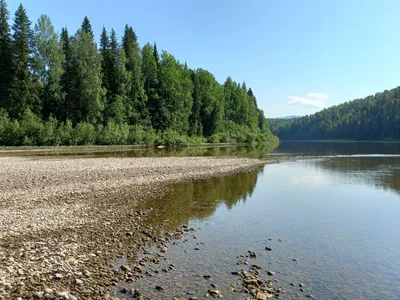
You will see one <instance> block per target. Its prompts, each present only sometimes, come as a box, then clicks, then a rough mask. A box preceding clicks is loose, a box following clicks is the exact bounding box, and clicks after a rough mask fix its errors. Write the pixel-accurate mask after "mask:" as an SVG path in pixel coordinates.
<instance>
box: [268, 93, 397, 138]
mask: <svg viewBox="0 0 400 300" xmlns="http://www.w3.org/2000/svg"><path fill="white" fill-rule="evenodd" d="M269 123H270V126H271V131H272V132H273V133H274V134H276V135H278V137H279V138H280V139H282V140H326V139H350V140H399V139H400V87H397V88H395V89H392V90H390V91H387V90H386V91H384V92H383V93H377V94H375V96H369V97H366V98H364V99H356V100H353V101H350V102H346V103H343V104H340V105H337V106H332V107H330V108H327V109H324V110H322V111H320V112H317V113H315V114H313V115H309V116H305V117H302V118H299V119H292V120H278V119H270V120H269Z"/></svg>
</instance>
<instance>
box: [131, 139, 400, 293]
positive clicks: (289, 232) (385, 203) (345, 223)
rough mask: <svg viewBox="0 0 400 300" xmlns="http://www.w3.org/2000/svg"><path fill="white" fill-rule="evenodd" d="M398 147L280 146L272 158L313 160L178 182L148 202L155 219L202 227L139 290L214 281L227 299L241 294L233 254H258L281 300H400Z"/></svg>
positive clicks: (199, 287) (192, 287) (195, 288)
mask: <svg viewBox="0 0 400 300" xmlns="http://www.w3.org/2000/svg"><path fill="white" fill-rule="evenodd" d="M399 145H400V144H379V143H377V144H374V143H364V144H359V143H335V144H328V143H308V144H307V143H283V144H282V145H281V146H280V147H279V148H278V149H276V150H275V152H274V154H279V155H282V154H290V155H292V154H297V153H301V154H303V155H312V156H314V157H313V158H311V159H306V160H299V161H296V162H283V163H281V164H276V165H267V166H265V167H264V168H263V169H260V170H256V171H254V172H250V173H242V174H236V175H233V176H227V177H222V178H214V179H210V180H203V181H195V182H191V183H186V184H179V185H177V186H175V187H174V190H173V191H171V192H170V193H169V194H168V195H166V197H165V198H163V199H159V200H154V201H152V202H150V203H148V204H146V205H149V206H152V207H155V208H156V211H157V213H158V217H156V218H154V219H152V222H153V223H154V225H157V224H159V223H161V222H162V223H164V224H166V227H167V229H168V228H171V229H172V228H175V227H177V226H178V225H179V224H182V223H184V224H188V226H190V227H194V228H198V230H197V231H196V232H195V233H193V234H191V235H189V236H188V240H187V242H185V243H183V242H182V241H180V242H178V243H177V244H176V245H171V246H170V247H169V249H168V251H167V254H166V258H167V260H166V261H165V262H163V263H162V264H165V266H168V265H169V264H170V263H173V264H174V265H175V266H176V269H175V270H174V271H172V272H169V273H167V274H164V273H162V272H161V273H160V274H157V275H155V276H154V277H145V278H143V279H141V280H139V281H137V282H136V283H135V284H134V285H133V287H135V288H138V289H139V290H140V291H142V292H143V293H144V294H146V295H150V296H151V297H153V298H154V299H172V298H173V297H189V296H188V295H187V293H194V294H195V295H196V296H198V297H202V296H204V294H205V293H206V292H207V290H208V289H209V288H210V283H214V284H216V285H217V286H218V289H220V290H221V291H222V292H223V293H224V298H225V299H244V298H245V296H244V295H243V294H238V293H229V292H228V288H229V286H230V285H231V284H232V283H235V282H238V281H237V278H235V277H234V276H232V275H231V274H230V273H231V272H232V271H236V270H240V268H241V267H240V266H237V265H235V260H236V257H237V256H238V255H240V254H246V253H247V251H248V250H252V251H254V252H256V253H257V259H256V260H255V261H254V262H253V263H257V264H259V265H260V266H262V267H263V272H264V271H266V270H271V271H274V272H276V274H275V275H274V276H273V278H274V279H276V280H277V282H276V285H277V286H282V287H283V288H284V289H285V290H286V293H285V294H283V295H282V297H281V298H283V299H302V298H304V297H305V295H306V294H312V295H313V296H314V298H315V299H400V234H399V228H400V148H399ZM200 228H201V229H200ZM193 235H194V236H195V237H196V239H194V237H193ZM269 239H271V240H269ZM267 245H268V246H270V247H272V249H273V251H271V252H268V251H265V246H267ZM195 247H198V248H200V250H198V251H195V250H194V248H195ZM150 250H151V251H157V250H156V249H150ZM293 258H296V259H298V261H297V262H296V261H293ZM161 267H163V266H161V265H160V268H161ZM205 274H209V275H211V276H212V277H211V279H210V280H208V281H207V280H205V279H203V278H202V275H205ZM264 274H265V272H264ZM290 283H295V284H296V286H295V287H293V286H291V285H290ZM299 283H303V284H304V285H305V287H304V289H305V291H304V292H300V290H299V287H298V284H299ZM156 285H162V286H163V287H164V288H165V291H163V292H157V291H156V290H155V289H154V287H155V286H156Z"/></svg>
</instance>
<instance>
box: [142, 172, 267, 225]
mask: <svg viewBox="0 0 400 300" xmlns="http://www.w3.org/2000/svg"><path fill="white" fill-rule="evenodd" d="M259 172H260V169H258V170H254V171H251V172H243V173H238V174H234V175H230V176H223V177H215V178H210V179H206V180H196V181H192V182H186V183H179V184H176V185H173V189H172V190H171V191H170V192H168V193H167V194H166V195H165V196H164V197H162V198H160V199H154V200H150V201H148V202H146V203H145V204H144V205H145V206H146V207H153V208H154V209H155V211H156V214H157V216H156V217H154V218H152V220H150V222H151V223H153V225H155V224H159V223H164V224H165V225H166V226H167V227H168V228H175V227H176V226H178V225H180V224H184V223H187V222H188V221H189V220H191V219H193V218H198V219H204V218H207V217H209V216H211V215H212V214H213V213H214V211H215V210H216V209H217V207H218V206H219V205H221V203H224V204H225V205H226V206H227V208H228V209H232V208H233V207H234V206H235V205H236V204H237V203H238V201H241V200H243V201H246V199H247V198H248V197H251V195H252V193H253V191H254V188H255V186H256V183H257V177H258V173H259Z"/></svg>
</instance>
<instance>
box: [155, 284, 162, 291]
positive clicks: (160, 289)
mask: <svg viewBox="0 0 400 300" xmlns="http://www.w3.org/2000/svg"><path fill="white" fill-rule="evenodd" d="M156 290H157V291H163V290H164V288H163V287H162V286H160V285H156Z"/></svg>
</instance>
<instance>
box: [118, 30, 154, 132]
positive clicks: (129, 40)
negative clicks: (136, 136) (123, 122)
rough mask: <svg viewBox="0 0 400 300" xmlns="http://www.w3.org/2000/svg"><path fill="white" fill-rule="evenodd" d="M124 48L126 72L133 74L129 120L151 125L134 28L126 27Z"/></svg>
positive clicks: (128, 105) (140, 57) (139, 52)
mask: <svg viewBox="0 0 400 300" xmlns="http://www.w3.org/2000/svg"><path fill="white" fill-rule="evenodd" d="M122 46H123V49H124V51H125V54H126V70H127V71H128V72H129V73H130V74H131V91H130V95H129V102H128V103H127V113H128V116H127V117H128V119H129V122H130V123H131V124H142V125H149V124H150V118H149V114H148V111H147V106H146V102H147V97H146V94H145V92H144V80H143V76H142V56H141V51H140V47H139V43H138V41H137V35H136V33H135V32H134V31H133V29H132V27H129V26H128V25H126V26H125V32H124V36H123V38H122Z"/></svg>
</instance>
